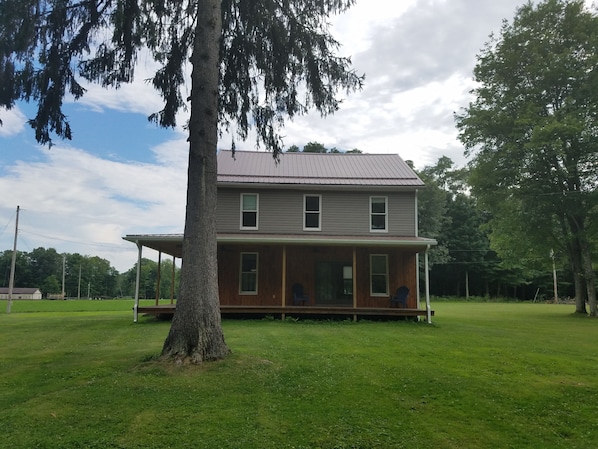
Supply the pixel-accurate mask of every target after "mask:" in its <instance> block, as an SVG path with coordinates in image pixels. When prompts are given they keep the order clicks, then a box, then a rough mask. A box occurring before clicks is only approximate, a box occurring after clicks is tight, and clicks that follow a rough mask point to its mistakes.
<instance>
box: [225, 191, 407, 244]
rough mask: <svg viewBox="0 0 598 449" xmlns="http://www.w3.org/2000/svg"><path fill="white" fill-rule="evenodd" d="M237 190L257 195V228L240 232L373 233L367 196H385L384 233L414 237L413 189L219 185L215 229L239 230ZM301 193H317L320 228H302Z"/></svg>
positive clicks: (233, 231)
mask: <svg viewBox="0 0 598 449" xmlns="http://www.w3.org/2000/svg"><path fill="white" fill-rule="evenodd" d="M241 193H257V194H259V215H258V221H259V224H258V230H253V231H250V230H243V231H241V232H243V233H259V234H312V233H322V234H326V235H354V236H359V235H373V234H378V233H377V232H370V221H369V220H370V197H371V196H385V197H387V198H388V202H387V214H388V232H386V235H391V236H415V235H416V229H415V214H416V210H415V205H416V201H415V192H414V191H411V192H409V191H407V192H383V191H382V192H373V191H364V192H359V191H349V192H346V191H344V192H340V191H331V190H317V189H313V190H311V189H310V190H269V189H251V188H247V189H236V188H226V187H222V186H221V187H219V189H218V209H217V229H218V232H222V233H238V232H240V211H241V209H240V208H241V205H240V199H241ZM304 195H321V198H322V200H321V205H320V210H321V230H319V231H304V230H303V198H304Z"/></svg>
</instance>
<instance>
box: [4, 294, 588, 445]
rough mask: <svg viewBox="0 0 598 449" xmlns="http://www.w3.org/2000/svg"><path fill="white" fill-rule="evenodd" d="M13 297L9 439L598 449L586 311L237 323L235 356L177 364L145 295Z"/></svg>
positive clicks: (512, 308)
mask: <svg viewBox="0 0 598 449" xmlns="http://www.w3.org/2000/svg"><path fill="white" fill-rule="evenodd" d="M5 305H6V304H5V301H4V302H0V307H2V309H1V310H0V340H1V341H2V344H1V345H0V428H1V429H2V438H1V441H2V443H0V446H2V447H7V448H9V447H10V448H127V449H128V448H243V449H245V448H326V449H333V448H334V449H342V448H459V449H467V448H472V449H473V448H475V449H480V448H518V449H519V448H542V449H545V448H567V449H574V448H592V449H595V448H596V447H598V427H597V426H595V425H594V421H595V417H596V412H597V410H598V379H597V377H596V372H597V371H596V369H597V366H598V364H597V363H598V346H597V341H598V321H596V320H594V319H590V318H585V317H578V316H574V315H573V314H572V312H573V310H574V309H573V306H562V305H547V304H515V303H511V304H499V303H462V302H461V303H451V302H442V303H441V302H439V303H436V304H434V309H435V310H436V317H435V320H434V324H433V325H431V326H430V325H426V324H424V323H412V322H359V323H352V322H349V321H347V322H281V321H232V320H230V321H229V320H226V321H224V330H225V335H226V339H227V343H228V345H229V346H230V347H231V349H232V350H233V354H232V355H231V356H230V357H228V358H227V359H226V360H224V361H220V362H216V363H208V364H205V365H203V366H200V367H174V366H171V365H169V364H164V363H163V362H160V361H158V360H157V358H156V356H157V355H158V354H159V352H160V349H161V345H162V343H163V340H164V338H165V337H166V334H167V332H168V328H169V323H168V322H160V321H154V320H153V319H149V318H143V319H141V320H140V322H139V323H137V324H134V323H132V312H131V306H132V301H124V300H123V301H35V302H33V301H15V303H14V304H13V309H12V310H13V313H11V314H10V315H6V314H5V313H4V310H5ZM35 305H37V306H38V309H40V311H38V312H36V311H34V309H35Z"/></svg>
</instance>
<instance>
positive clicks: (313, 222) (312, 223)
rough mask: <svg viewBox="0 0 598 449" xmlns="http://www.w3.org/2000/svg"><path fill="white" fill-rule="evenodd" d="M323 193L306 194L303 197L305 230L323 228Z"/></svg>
mask: <svg viewBox="0 0 598 449" xmlns="http://www.w3.org/2000/svg"><path fill="white" fill-rule="evenodd" d="M321 204H322V197H321V195H305V196H304V197H303V230H304V231H319V230H320V229H321V215H322V213H321Z"/></svg>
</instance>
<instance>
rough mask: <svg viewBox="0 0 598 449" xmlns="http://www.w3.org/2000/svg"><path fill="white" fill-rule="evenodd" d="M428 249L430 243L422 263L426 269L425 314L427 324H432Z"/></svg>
mask: <svg viewBox="0 0 598 449" xmlns="http://www.w3.org/2000/svg"><path fill="white" fill-rule="evenodd" d="M428 251H430V245H428V247H427V248H426V252H425V253H424V258H425V261H424V264H425V270H426V315H427V318H428V324H432V308H431V307H430V270H429V261H428V259H429V258H428Z"/></svg>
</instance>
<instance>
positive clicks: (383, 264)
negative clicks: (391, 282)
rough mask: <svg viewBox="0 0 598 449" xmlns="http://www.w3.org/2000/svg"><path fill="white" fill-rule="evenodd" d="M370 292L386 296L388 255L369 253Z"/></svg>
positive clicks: (374, 294)
mask: <svg viewBox="0 0 598 449" xmlns="http://www.w3.org/2000/svg"><path fill="white" fill-rule="evenodd" d="M370 294H371V295H372V296H388V256H387V255H386V254H370Z"/></svg>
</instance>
